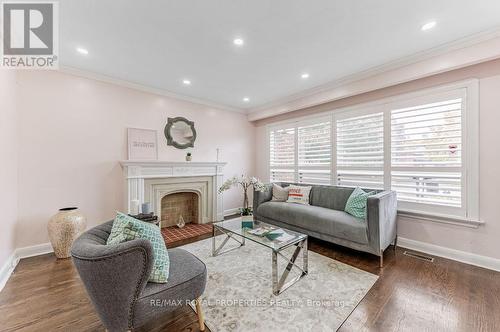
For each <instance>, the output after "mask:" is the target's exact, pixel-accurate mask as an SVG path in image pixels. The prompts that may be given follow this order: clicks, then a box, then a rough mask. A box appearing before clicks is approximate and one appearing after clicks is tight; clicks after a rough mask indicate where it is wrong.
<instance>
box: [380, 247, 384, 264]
mask: <svg viewBox="0 0 500 332" xmlns="http://www.w3.org/2000/svg"><path fill="white" fill-rule="evenodd" d="M383 267H384V251H383V250H380V268H383Z"/></svg>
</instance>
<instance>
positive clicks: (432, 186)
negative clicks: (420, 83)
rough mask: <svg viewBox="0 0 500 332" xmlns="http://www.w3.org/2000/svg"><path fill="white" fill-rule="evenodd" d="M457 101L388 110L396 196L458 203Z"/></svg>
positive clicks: (459, 118)
mask: <svg viewBox="0 0 500 332" xmlns="http://www.w3.org/2000/svg"><path fill="white" fill-rule="evenodd" d="M448 98H449V97H448ZM463 102H464V99H463V98H451V99H446V100H442V101H439V102H434V103H428V104H423V105H418V106H414V107H408V108H401V109H395V110H392V111H391V186H392V189H393V190H396V191H397V193H398V200H399V201H402V202H408V203H411V204H419V205H421V204H427V205H434V206H444V207H453V208H461V207H462V206H463V202H462V198H463V197H462V196H463V195H462V187H463V180H462V179H463V176H464V174H463V168H462V166H463V165H462V151H463V149H462V129H463V128H462V114H463V109H464V105H463Z"/></svg>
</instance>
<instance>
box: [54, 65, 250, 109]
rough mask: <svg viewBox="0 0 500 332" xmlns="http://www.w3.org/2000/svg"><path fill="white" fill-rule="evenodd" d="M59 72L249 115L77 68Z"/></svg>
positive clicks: (61, 66) (199, 99) (61, 67)
mask: <svg viewBox="0 0 500 332" xmlns="http://www.w3.org/2000/svg"><path fill="white" fill-rule="evenodd" d="M58 71H59V72H61V73H64V74H69V75H74V76H79V77H83V78H88V79H92V80H96V81H100V82H104V83H109V84H113V85H117V86H121V87H124V88H128V89H133V90H137V91H141V92H146V93H150V94H154V95H159V96H163V97H168V98H172V99H178V100H182V101H187V102H190V103H193V104H198V105H201V106H205V107H210V108H216V109H219V110H223V111H229V112H236V113H240V114H247V113H248V112H247V110H245V109H241V108H235V107H231V106H227V105H224V104H219V103H216V102H213V101H210V100H205V99H202V98H195V97H190V96H186V95H183V94H179V93H175V92H172V91H168V90H165V89H159V88H154V87H151V86H147V85H144V84H141V83H136V82H131V81H128V80H123V79H119V78H116V77H111V76H107V75H104V74H98V73H96V72H92V71H89V70H83V69H78V68H75V67H70V66H63V65H60V66H59V70H58Z"/></svg>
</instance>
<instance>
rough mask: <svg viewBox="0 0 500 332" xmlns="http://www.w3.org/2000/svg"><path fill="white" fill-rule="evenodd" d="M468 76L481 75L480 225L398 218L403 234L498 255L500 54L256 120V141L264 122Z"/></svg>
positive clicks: (262, 166) (260, 140) (263, 170)
mask: <svg viewBox="0 0 500 332" xmlns="http://www.w3.org/2000/svg"><path fill="white" fill-rule="evenodd" d="M469 78H479V80H480V193H479V194H480V218H481V220H483V221H485V222H486V224H485V225H484V226H480V227H479V228H477V229H471V228H466V227H463V226H452V225H445V224H439V223H436V222H432V221H417V220H409V219H402V218H400V219H399V224H398V233H399V235H400V236H401V237H404V238H407V239H411V240H416V241H421V242H425V243H429V244H434V245H438V246H442V247H447V248H451V249H455V250H460V251H465V252H470V253H474V254H478V255H482V256H487V257H493V258H497V259H500V250H499V248H500V245H499V243H500V242H499V239H500V204H499V202H498V188H500V173H499V172H498V169H499V167H500V149H499V148H498V145H499V144H500V136H499V124H500V111H499V108H500V93H499V92H500V60H494V61H489V62H485V63H482V64H478V65H474V66H470V67H467V68H463V69H458V70H454V71H450V72H447V73H443V74H439V75H435V76H431V77H427V78H423V79H419V80H416V81H412V82H409V83H405V84H399V85H396V86H393V87H390V88H385V89H381V90H376V91H373V92H369V93H364V94H362V95H358V96H354V97H349V98H345V99H341V100H337V101H334V102H331V103H327V104H323V105H319V106H315V107H311V108H308V109H303V110H298V111H294V112H291V113H288V114H284V115H279V116H276V117H273V118H268V119H264V120H260V121H257V122H256V125H257V130H256V138H257V141H256V146H265V139H266V126H265V125H266V124H269V123H273V122H277V121H283V120H289V119H292V118H294V117H299V116H306V115H312V114H315V113H320V112H325V111H331V110H335V109H338V108H342V107H346V106H352V105H356V104H360V103H365V102H369V101H374V100H377V99H381V98H385V97H390V96H394V95H398V94H402V93H407V92H412V91H416V90H420V89H425V88H429V87H432V86H436V85H440V84H446V83H451V82H456V81H460V80H464V79H469ZM266 157H267V156H266V151H265V149H258V150H257V151H256V163H257V164H256V173H257V175H258V176H260V177H261V178H262V179H265V180H268V179H269V175H268V170H267V165H266V163H267V158H266Z"/></svg>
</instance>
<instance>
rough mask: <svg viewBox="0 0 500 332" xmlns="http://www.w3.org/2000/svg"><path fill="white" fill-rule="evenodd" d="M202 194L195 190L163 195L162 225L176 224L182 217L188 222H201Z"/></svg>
mask: <svg viewBox="0 0 500 332" xmlns="http://www.w3.org/2000/svg"><path fill="white" fill-rule="evenodd" d="M199 201H200V196H199V195H198V194H197V193H195V192H189V191H184V192H178V193H172V194H168V195H165V196H163V198H162V199H161V215H160V220H161V227H169V226H174V225H176V224H177V223H178V222H179V220H180V218H181V217H182V219H183V220H184V222H185V223H186V224H187V223H194V224H199V223H200V213H199V204H198V203H199Z"/></svg>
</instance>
